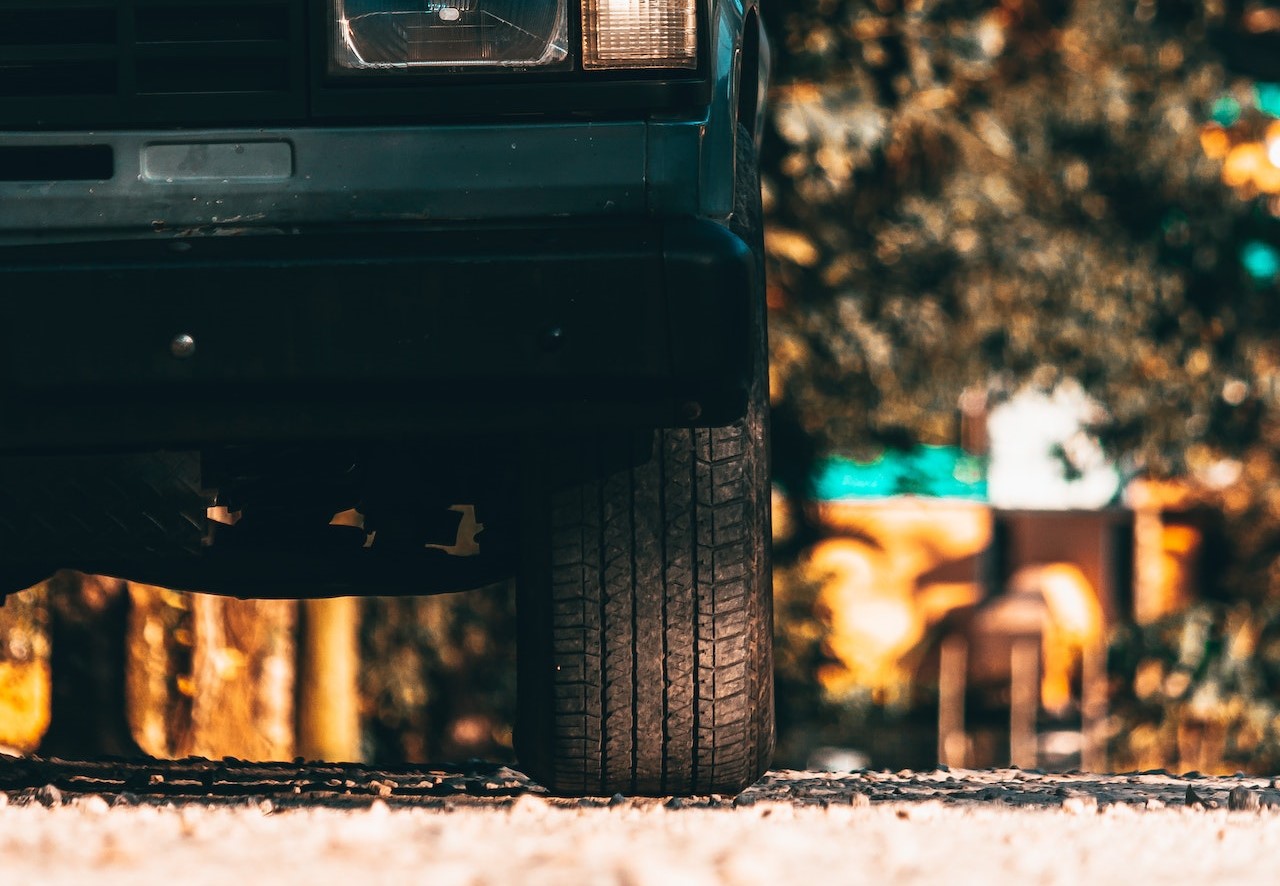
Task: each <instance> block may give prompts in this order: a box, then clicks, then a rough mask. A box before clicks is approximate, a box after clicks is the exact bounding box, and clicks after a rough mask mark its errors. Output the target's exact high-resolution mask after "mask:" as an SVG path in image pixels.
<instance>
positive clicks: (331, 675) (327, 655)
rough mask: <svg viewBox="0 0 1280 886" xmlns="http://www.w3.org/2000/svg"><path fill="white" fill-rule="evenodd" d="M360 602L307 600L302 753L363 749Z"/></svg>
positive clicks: (301, 670) (315, 755)
mask: <svg viewBox="0 0 1280 886" xmlns="http://www.w3.org/2000/svg"><path fill="white" fill-rule="evenodd" d="M359 627H360V606H359V600H357V599H356V598H355V597H336V598H334V599H331V600H305V601H303V604H302V630H301V634H300V637H299V644H300V648H299V650H298V753H299V754H301V755H302V756H304V757H306V758H307V759H308V760H333V761H343V762H356V761H359V760H360V758H361V754H360V687H359V662H360V649H359Z"/></svg>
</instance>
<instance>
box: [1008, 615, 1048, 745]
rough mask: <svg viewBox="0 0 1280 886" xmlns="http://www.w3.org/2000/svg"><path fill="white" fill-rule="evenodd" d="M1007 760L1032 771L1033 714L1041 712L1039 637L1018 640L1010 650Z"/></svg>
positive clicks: (1034, 723) (1033, 743) (1034, 726)
mask: <svg viewBox="0 0 1280 886" xmlns="http://www.w3.org/2000/svg"><path fill="white" fill-rule="evenodd" d="M1010 656H1011V658H1010V677H1009V683H1010V686H1009V695H1010V698H1009V761H1010V762H1011V763H1012V764H1013V765H1014V766H1019V767H1021V768H1023V769H1034V768H1035V765H1036V762H1037V758H1038V754H1037V748H1036V715H1037V714H1038V713H1039V712H1040V638H1039V637H1017V638H1015V639H1014V641H1013V648H1012V650H1011V651H1010Z"/></svg>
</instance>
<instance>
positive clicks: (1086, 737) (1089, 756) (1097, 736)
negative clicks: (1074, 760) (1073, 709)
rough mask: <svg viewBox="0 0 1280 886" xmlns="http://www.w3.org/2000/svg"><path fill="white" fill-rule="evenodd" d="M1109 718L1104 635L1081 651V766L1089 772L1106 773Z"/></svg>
mask: <svg viewBox="0 0 1280 886" xmlns="http://www.w3.org/2000/svg"><path fill="white" fill-rule="evenodd" d="M1106 717H1107V645H1106V641H1105V640H1104V639H1102V638H1097V639H1094V640H1092V641H1091V642H1089V643H1088V644H1087V645H1086V646H1085V647H1084V649H1083V650H1082V651H1081V664H1080V730H1081V732H1082V733H1083V735H1082V736H1081V738H1082V739H1083V741H1082V744H1081V750H1080V767H1081V768H1082V769H1084V770H1085V771H1086V772H1105V771H1106V768H1107V744H1106V735H1105V734H1104V729H1105V722H1106Z"/></svg>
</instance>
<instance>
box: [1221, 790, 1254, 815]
mask: <svg viewBox="0 0 1280 886" xmlns="http://www.w3.org/2000/svg"><path fill="white" fill-rule="evenodd" d="M1227 808H1228V809H1231V810H1233V811H1236V812H1257V811H1258V810H1259V809H1261V808H1262V800H1261V799H1260V798H1259V797H1258V795H1257V794H1256V793H1254V792H1253V791H1251V790H1249V789H1248V788H1247V787H1245V786H1244V785H1238V786H1236V787H1234V788H1232V789H1231V793H1230V794H1228V795H1227Z"/></svg>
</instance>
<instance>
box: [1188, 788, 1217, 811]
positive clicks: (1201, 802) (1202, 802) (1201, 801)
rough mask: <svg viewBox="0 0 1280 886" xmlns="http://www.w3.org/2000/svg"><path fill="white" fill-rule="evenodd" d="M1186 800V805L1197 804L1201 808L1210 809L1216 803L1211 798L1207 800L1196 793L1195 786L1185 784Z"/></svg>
mask: <svg viewBox="0 0 1280 886" xmlns="http://www.w3.org/2000/svg"><path fill="white" fill-rule="evenodd" d="M1186 802H1187V805H1188V806H1199V807H1200V808H1201V809H1212V808H1214V807H1215V806H1217V805H1218V804H1217V803H1215V802H1213V801H1212V800H1207V799H1205V798H1204V797H1202V796H1200V795H1199V794H1197V793H1196V791H1195V788H1193V787H1191V785H1187V797H1186Z"/></svg>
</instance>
